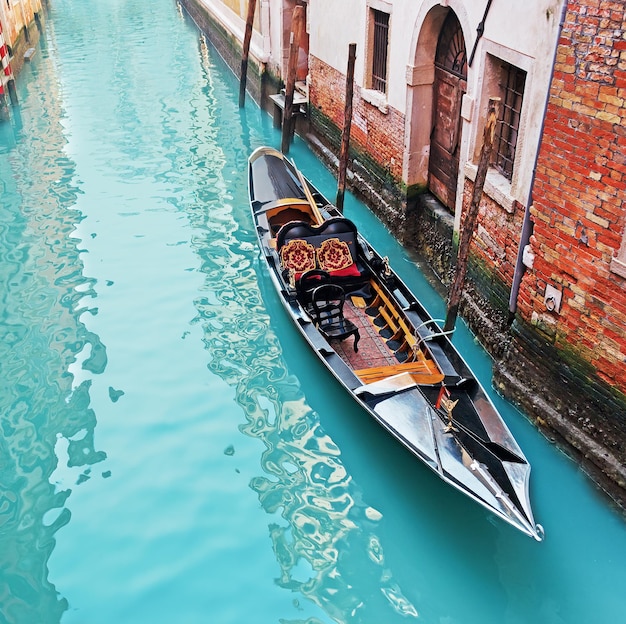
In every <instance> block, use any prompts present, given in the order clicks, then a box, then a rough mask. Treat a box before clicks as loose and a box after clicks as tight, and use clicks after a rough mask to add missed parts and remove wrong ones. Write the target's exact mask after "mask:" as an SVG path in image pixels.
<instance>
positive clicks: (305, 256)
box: [280, 238, 315, 279]
mask: <svg viewBox="0 0 626 624" xmlns="http://www.w3.org/2000/svg"><path fill="white" fill-rule="evenodd" d="M280 261H281V262H282V265H283V266H284V267H285V268H286V269H289V270H290V271H293V272H294V277H295V279H299V278H300V276H301V275H302V273H304V272H305V271H309V270H311V269H314V268H315V247H313V245H311V244H310V243H307V242H306V241H305V240H302V239H300V238H295V239H293V240H290V241H289V242H288V243H287V244H286V245H283V246H282V247H281V248H280Z"/></svg>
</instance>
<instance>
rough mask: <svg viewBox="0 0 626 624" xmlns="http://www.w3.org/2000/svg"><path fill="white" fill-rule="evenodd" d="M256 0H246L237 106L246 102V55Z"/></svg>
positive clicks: (240, 106) (242, 105)
mask: <svg viewBox="0 0 626 624" xmlns="http://www.w3.org/2000/svg"><path fill="white" fill-rule="evenodd" d="M255 9H256V0H248V15H247V18H246V31H245V33H244V36H243V52H242V54H241V76H240V77H239V108H243V107H244V105H245V103H246V81H247V80H248V55H249V54H250V40H251V39H252V25H253V23H254V11H255Z"/></svg>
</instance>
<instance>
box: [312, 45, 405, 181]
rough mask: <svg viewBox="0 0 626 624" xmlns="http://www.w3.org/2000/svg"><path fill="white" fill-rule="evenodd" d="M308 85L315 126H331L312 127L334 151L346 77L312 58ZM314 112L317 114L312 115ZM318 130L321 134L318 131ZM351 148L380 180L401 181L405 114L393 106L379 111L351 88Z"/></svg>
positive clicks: (336, 144)
mask: <svg viewBox="0 0 626 624" xmlns="http://www.w3.org/2000/svg"><path fill="white" fill-rule="evenodd" d="M309 73H310V76H311V84H310V87H309V98H310V103H311V107H312V109H313V111H314V112H313V113H312V120H313V123H314V124H316V123H317V124H318V125H321V124H326V125H327V126H328V125H330V126H332V127H324V128H318V127H316V128H314V130H316V131H317V132H318V134H320V135H324V134H326V135H328V136H329V138H330V139H331V140H332V142H333V143H334V144H335V145H334V146H333V147H335V148H337V147H338V146H339V143H340V141H341V130H342V128H343V123H344V110H345V94H346V77H345V74H343V73H341V72H338V71H337V70H335V69H333V68H332V67H330V66H328V65H326V64H325V63H323V62H322V61H320V60H319V59H318V58H315V57H314V56H310V57H309ZM315 112H317V115H316V114H315ZM320 130H321V132H320ZM350 147H351V149H352V151H354V152H355V153H356V154H358V156H359V158H361V159H362V160H368V161H371V162H372V164H374V169H378V170H379V171H380V172H381V174H380V175H381V177H383V178H384V177H389V178H391V179H392V180H395V181H396V182H398V181H399V180H401V178H402V158H403V152H404V115H402V114H401V113H400V112H399V111H397V110H395V109H394V108H392V107H390V106H389V107H387V110H386V112H382V111H381V110H380V109H379V108H378V107H376V106H374V105H372V104H370V103H369V102H366V101H365V100H363V98H362V97H361V88H360V87H359V86H358V85H355V86H354V94H353V100H352V124H351V128H350Z"/></svg>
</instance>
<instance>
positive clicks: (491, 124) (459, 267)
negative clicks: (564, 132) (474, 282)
mask: <svg viewBox="0 0 626 624" xmlns="http://www.w3.org/2000/svg"><path fill="white" fill-rule="evenodd" d="M499 110H500V98H489V110H488V113H487V123H486V124H485V130H484V133H483V144H482V147H481V150H480V158H479V160H478V169H477V171H476V179H475V180H474V190H473V192H472V201H471V203H470V205H469V207H468V209H467V214H466V215H465V218H464V219H463V223H462V226H461V238H460V241H459V252H458V255H457V261H456V269H455V273H454V280H453V282H452V285H451V286H450V293H449V296H448V310H447V313H446V321H445V324H444V326H443V331H444V332H448V331H452V330H453V329H454V326H455V325H456V318H457V315H458V313H459V305H460V303H461V297H462V296H463V286H464V284H465V275H466V273H467V261H468V258H469V248H470V244H471V242H472V235H473V234H474V229H475V228H476V221H477V220H478V209H479V207H480V199H481V197H482V194H483V186H484V185H485V178H486V177H487V169H488V168H489V160H490V159H491V150H492V148H493V138H494V135H495V131H496V125H497V123H498V114H499Z"/></svg>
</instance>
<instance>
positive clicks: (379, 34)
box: [366, 7, 389, 93]
mask: <svg viewBox="0 0 626 624" xmlns="http://www.w3.org/2000/svg"><path fill="white" fill-rule="evenodd" d="M368 40H369V45H368V74H367V85H366V86H367V88H368V89H372V90H373V91H379V92H381V93H387V67H388V66H387V59H388V51H389V13H388V12H386V11H382V10H380V9H378V8H373V7H370V9H369V25H368Z"/></svg>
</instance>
